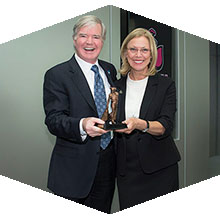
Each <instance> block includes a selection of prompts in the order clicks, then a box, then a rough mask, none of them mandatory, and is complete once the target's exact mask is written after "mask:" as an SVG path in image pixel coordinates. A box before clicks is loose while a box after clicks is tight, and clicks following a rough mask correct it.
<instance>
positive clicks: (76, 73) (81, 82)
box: [69, 56, 97, 113]
mask: <svg viewBox="0 0 220 220" xmlns="http://www.w3.org/2000/svg"><path fill="white" fill-rule="evenodd" d="M69 62H70V66H71V72H72V73H73V82H74V84H75V86H76V87H77V88H78V90H79V91H80V93H81V94H82V96H83V98H84V99H85V100H86V101H87V102H88V104H89V105H90V106H91V108H92V109H93V110H94V111H95V112H96V113H97V110H96V105H95V101H94V99H93V95H92V93H91V90H90V88H89V85H88V83H87V80H86V78H85V76H84V74H83V72H82V70H81V68H80V66H79V65H78V63H77V62H76V59H75V57H74V56H73V57H72V59H71V60H70V61H69Z"/></svg>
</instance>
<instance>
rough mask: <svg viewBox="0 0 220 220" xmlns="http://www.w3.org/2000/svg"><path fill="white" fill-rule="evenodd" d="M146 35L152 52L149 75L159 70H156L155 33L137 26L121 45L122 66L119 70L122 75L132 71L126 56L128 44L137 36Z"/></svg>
mask: <svg viewBox="0 0 220 220" xmlns="http://www.w3.org/2000/svg"><path fill="white" fill-rule="evenodd" d="M142 36H144V37H146V38H147V39H148V40H149V44H150V53H151V61H150V63H149V65H148V67H149V68H148V73H147V75H149V76H150V75H151V76H152V75H155V74H156V72H157V70H156V62H157V46H156V43H155V39H154V37H153V35H152V34H151V33H150V32H149V31H148V30H146V29H144V28H137V29H134V30H133V31H132V32H131V33H129V34H128V36H127V37H126V38H125V39H124V41H123V43H122V46H121V53H120V55H121V59H122V66H121V69H120V70H119V72H120V73H121V74H122V75H126V74H127V73H128V72H130V71H131V66H130V65H129V63H128V60H127V58H126V54H127V50H128V48H127V46H128V43H129V42H130V41H131V40H132V39H133V38H136V37H142Z"/></svg>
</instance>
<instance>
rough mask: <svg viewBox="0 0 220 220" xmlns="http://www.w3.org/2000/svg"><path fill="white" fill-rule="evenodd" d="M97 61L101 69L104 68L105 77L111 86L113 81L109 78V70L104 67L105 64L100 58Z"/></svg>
mask: <svg viewBox="0 0 220 220" xmlns="http://www.w3.org/2000/svg"><path fill="white" fill-rule="evenodd" d="M98 63H99V65H100V66H101V67H102V69H103V70H104V72H105V75H106V77H107V79H108V82H109V84H110V86H111V87H113V86H114V83H113V81H112V78H111V72H110V70H109V69H108V68H107V67H106V65H105V64H104V63H103V62H102V61H101V60H99V61H98Z"/></svg>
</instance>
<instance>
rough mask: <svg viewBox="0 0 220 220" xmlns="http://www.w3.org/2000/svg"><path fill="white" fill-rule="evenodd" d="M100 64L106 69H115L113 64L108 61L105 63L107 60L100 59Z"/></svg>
mask: <svg viewBox="0 0 220 220" xmlns="http://www.w3.org/2000/svg"><path fill="white" fill-rule="evenodd" d="M98 62H99V64H100V65H103V66H106V67H111V68H115V67H114V65H113V64H112V63H110V62H107V61H105V60H100V59H99V60H98Z"/></svg>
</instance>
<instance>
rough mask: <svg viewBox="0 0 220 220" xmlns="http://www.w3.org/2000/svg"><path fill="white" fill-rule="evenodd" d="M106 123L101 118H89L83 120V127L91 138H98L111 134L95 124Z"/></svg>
mask: <svg viewBox="0 0 220 220" xmlns="http://www.w3.org/2000/svg"><path fill="white" fill-rule="evenodd" d="M104 123H105V122H104V121H103V120H101V119H99V118H94V117H89V118H84V119H83V122H82V127H83V130H84V131H85V132H86V133H87V134H88V135H89V136H91V137H96V136H101V135H102V134H105V133H107V132H109V131H105V130H103V129H101V128H99V127H97V126H95V124H101V125H103V124H104Z"/></svg>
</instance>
